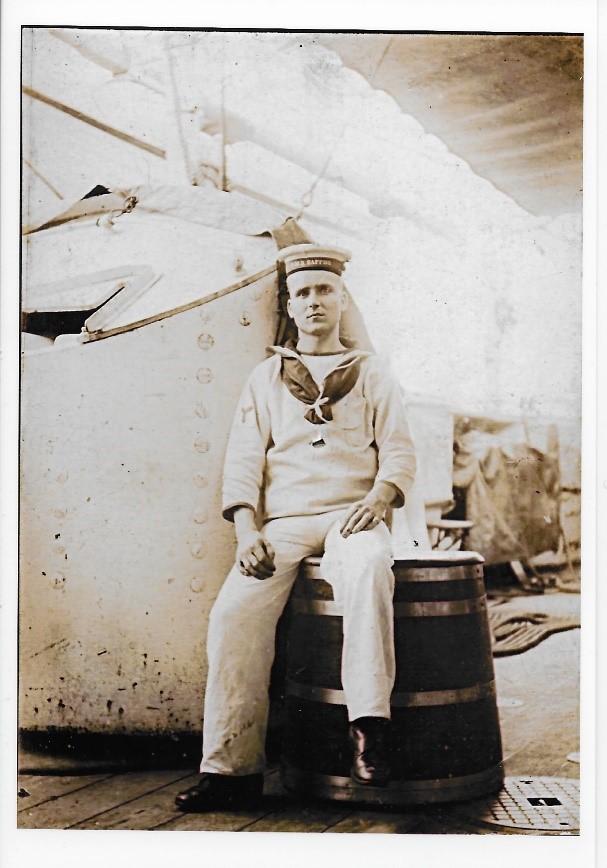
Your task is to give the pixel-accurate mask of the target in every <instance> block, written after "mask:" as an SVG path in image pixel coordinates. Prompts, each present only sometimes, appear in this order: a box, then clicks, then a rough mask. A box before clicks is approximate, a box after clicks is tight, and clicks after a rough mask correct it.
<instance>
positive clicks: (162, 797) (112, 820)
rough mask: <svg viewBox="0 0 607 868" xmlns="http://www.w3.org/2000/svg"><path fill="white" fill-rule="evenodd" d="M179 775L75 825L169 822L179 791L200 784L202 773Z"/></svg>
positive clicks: (124, 826) (112, 826) (130, 826)
mask: <svg viewBox="0 0 607 868" xmlns="http://www.w3.org/2000/svg"><path fill="white" fill-rule="evenodd" d="M177 775H180V776H179V777H177ZM175 776H176V777H175V780H170V781H169V782H168V783H166V784H165V785H164V786H162V787H160V788H159V789H157V790H154V791H153V792H149V793H145V795H143V796H140V797H139V798H137V799H133V800H132V801H129V802H126V803H125V804H121V805H117V806H116V807H114V808H110V809H109V810H107V811H104V812H103V813H101V814H97V815H96V816H95V817H90V818H88V819H86V820H83V821H82V822H81V823H76V824H75V825H73V826H72V827H71V828H72V829H136V830H148V829H154V828H156V826H160V825H162V824H163V823H168V822H169V821H170V820H172V819H174V817H175V815H176V811H177V809H176V808H175V796H176V794H177V793H178V792H179V791H180V790H185V789H187V788H188V787H191V786H193V785H194V784H196V783H198V780H199V778H200V773H196V774H194V775H188V776H186V777H183V771H181V772H175Z"/></svg>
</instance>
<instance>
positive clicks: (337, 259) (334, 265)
mask: <svg viewBox="0 0 607 868" xmlns="http://www.w3.org/2000/svg"><path fill="white" fill-rule="evenodd" d="M350 256H351V254H350V253H349V252H348V251H347V250H341V249H340V248H338V247H327V246H326V245H320V244H292V245H291V246H290V247H284V248H283V249H282V250H281V251H280V252H279V254H278V259H279V260H282V262H284V266H285V273H286V276H287V277H288V276H289V275H290V274H294V273H295V272H296V271H332V272H333V274H338V275H341V273H342V272H343V270H344V268H345V265H346V262H348V260H349V259H350Z"/></svg>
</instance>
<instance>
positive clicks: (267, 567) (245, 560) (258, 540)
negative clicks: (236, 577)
mask: <svg viewBox="0 0 607 868" xmlns="http://www.w3.org/2000/svg"><path fill="white" fill-rule="evenodd" d="M274 558H275V552H274V549H273V548H272V546H271V545H270V543H269V542H268V541H267V539H264V536H263V534H261V533H260V532H259V531H257V530H256V531H252V532H250V533H247V534H245V535H244V536H242V537H239V539H238V546H237V548H236V564H237V566H238V569H239V570H240V572H241V573H242V574H243V576H252V577H253V578H254V579H269V578H270V576H272V575H273V574H274V570H275V569H276V568H275V566H274Z"/></svg>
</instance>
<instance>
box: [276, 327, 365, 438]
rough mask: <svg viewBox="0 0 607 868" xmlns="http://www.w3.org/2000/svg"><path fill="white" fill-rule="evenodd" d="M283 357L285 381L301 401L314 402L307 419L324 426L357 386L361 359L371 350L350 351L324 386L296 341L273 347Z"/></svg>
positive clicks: (294, 395)
mask: <svg viewBox="0 0 607 868" xmlns="http://www.w3.org/2000/svg"><path fill="white" fill-rule="evenodd" d="M271 349H272V350H273V351H274V352H275V353H278V355H280V356H281V357H282V366H281V376H282V381H283V383H284V384H285V386H286V387H287V389H288V390H289V392H290V393H291V394H292V395H293V397H294V398H297V400H298V401H301V402H302V403H303V404H311V408H310V409H309V410H308V411H307V413H306V414H305V416H304V418H305V419H307V420H308V422H311V423H312V424H313V425H323V424H324V423H325V422H330V421H331V420H332V419H333V413H332V412H331V407H332V406H333V404H336V403H337V402H338V401H341V399H342V398H344V397H345V396H346V395H347V394H348V392H349V391H350V390H351V389H352V388H353V387H354V385H355V383H356V381H357V380H358V375H359V373H360V362H361V359H363V358H364V357H365V356H368V355H370V353H368V352H366V351H364V350H350V351H349V352H348V353H346V354H345V355H344V357H343V359H342V360H341V362H340V363H339V365H338V366H337V367H336V368H335V369H334V370H333V371H331V372H330V373H329V374H327V376H326V377H325V379H324V382H323V385H322V389H319V388H318V385H317V383H316V380H315V379H314V377H313V376H312V374H311V373H310V371H309V370H308V369H307V368H306V366H305V365H304V363H303V361H302V359H301V357H300V355H299V354H298V353H297V351H296V349H295V342H294V341H292V340H289V341H287V343H286V345H285V346H284V347H272V348H271Z"/></svg>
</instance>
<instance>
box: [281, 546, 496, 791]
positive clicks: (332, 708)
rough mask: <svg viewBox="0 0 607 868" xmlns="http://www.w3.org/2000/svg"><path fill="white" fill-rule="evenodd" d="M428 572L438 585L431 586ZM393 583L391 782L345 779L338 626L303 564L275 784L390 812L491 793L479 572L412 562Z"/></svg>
mask: <svg viewBox="0 0 607 868" xmlns="http://www.w3.org/2000/svg"><path fill="white" fill-rule="evenodd" d="M437 569H440V579H439V580H438V581H433V580H432V579H433V578H434V576H435V575H438V573H437ZM449 573H451V574H452V576H453V578H452V579H450V577H449ZM395 576H396V583H395V594H394V601H395V646H396V651H397V675H396V683H395V687H394V691H393V694H392V743H391V745H390V753H391V765H392V776H391V781H390V785H389V787H388V788H386V789H384V790H383V793H382V792H380V788H375V787H362V786H360V785H357V784H355V783H354V782H353V781H351V779H350V777H349V774H350V766H351V762H352V755H351V748H350V746H349V744H348V739H347V731H348V715H347V709H346V706H345V697H344V696H343V691H342V686H341V647H342V621H341V617H340V616H339V615H337V614H334V611H338V607H335V604H334V603H332V599H333V595H332V589H331V586H330V585H329V584H328V583H327V582H325V581H324V580H322V579H321V578H320V574H319V568H318V565H317V564H311V565H310V564H309V563H304V565H302V570H301V573H300V578H299V579H298V581H297V583H296V586H295V588H294V591H293V595H292V600H291V604H290V609H291V611H290V618H291V627H290V633H289V643H288V646H289V647H288V661H287V686H286V708H287V719H288V725H287V731H286V735H285V741H284V746H283V779H284V781H285V784H286V786H287V787H289V788H291V789H294V790H296V791H300V792H307V793H309V794H311V795H318V796H323V797H326V798H331V799H336V800H352V801H361V802H365V803H374V804H391V805H404V804H423V803H430V802H441V801H449V800H452V799H462V798H473V797H476V796H478V795H482V794H484V793H487V792H492V791H494V790H497V789H499V787H500V786H501V784H502V781H503V768H502V764H501V738H500V730H499V719H498V716H497V707H496V701H495V689H494V682H493V678H494V673H493V660H492V656H491V639H490V633H489V626H488V620H487V615H486V601H485V596H484V585H483V582H482V567H480V565H478V564H470V565H466V566H458V567H449V566H445V567H443V568H437V565H436V564H432V565H431V566H430V567H425V566H424V565H423V564H422V565H416V567H415V568H412V569H409V570H407V569H403V568H402V566H400V565H398V564H397V566H396V567H395ZM409 577H410V580H409ZM429 612H430V613H433V612H440V614H436V615H434V614H428V613H429ZM453 612H456V613H459V614H455V615H453V614H452V613H453ZM403 613H404V615H403Z"/></svg>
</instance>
